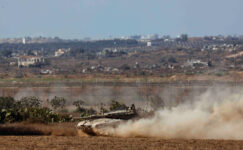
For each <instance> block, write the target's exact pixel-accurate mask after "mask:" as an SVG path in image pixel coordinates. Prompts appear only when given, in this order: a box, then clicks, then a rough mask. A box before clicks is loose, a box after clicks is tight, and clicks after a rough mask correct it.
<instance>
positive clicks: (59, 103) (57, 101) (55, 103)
mask: <svg viewBox="0 0 243 150" xmlns="http://www.w3.org/2000/svg"><path fill="white" fill-rule="evenodd" d="M50 103H51V106H52V108H54V109H55V110H57V109H60V108H61V109H63V108H64V106H65V104H66V99H64V98H63V97H57V96H55V97H54V98H53V99H52V100H51V101H50Z"/></svg>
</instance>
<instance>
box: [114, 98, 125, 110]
mask: <svg viewBox="0 0 243 150" xmlns="http://www.w3.org/2000/svg"><path fill="white" fill-rule="evenodd" d="M127 108H128V107H127V106H126V105H125V104H122V103H120V102H118V101H115V100H112V101H111V105H110V110H111V111H115V110H123V109H127Z"/></svg>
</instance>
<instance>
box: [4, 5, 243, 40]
mask: <svg viewBox="0 0 243 150" xmlns="http://www.w3.org/2000/svg"><path fill="white" fill-rule="evenodd" d="M242 18H243V0H0V38H13V37H26V36H30V37H37V36H44V37H60V38H64V39H82V38H86V37H90V38H93V39H99V38H109V37H121V36H129V35H149V34H159V35H171V36H177V35H179V34H183V33H186V34H188V35H189V36H205V35H219V34H221V35H243V28H242V27H243V19H242Z"/></svg>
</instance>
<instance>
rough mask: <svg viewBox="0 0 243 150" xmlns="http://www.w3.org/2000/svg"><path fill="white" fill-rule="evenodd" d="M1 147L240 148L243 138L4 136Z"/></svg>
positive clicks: (71, 149)
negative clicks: (169, 138) (232, 139)
mask: <svg viewBox="0 0 243 150" xmlns="http://www.w3.org/2000/svg"><path fill="white" fill-rule="evenodd" d="M0 149H1V150H20V149H31V150H33V149H36V150H46V149H53V150H67V149H68V150H78V149H87V150H106V149H107V150H199V149H200V150H201V149H203V150H223V149H226V150H227V149H229V150H238V149H243V141H223V140H164V139H158V138H118V137H85V136H2V137H0Z"/></svg>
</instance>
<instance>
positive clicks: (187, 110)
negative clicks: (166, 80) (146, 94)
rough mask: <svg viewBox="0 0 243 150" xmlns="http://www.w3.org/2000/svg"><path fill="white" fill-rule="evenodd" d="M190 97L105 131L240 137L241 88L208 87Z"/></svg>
mask: <svg viewBox="0 0 243 150" xmlns="http://www.w3.org/2000/svg"><path fill="white" fill-rule="evenodd" d="M191 99H193V100H189V102H190V103H188V102H184V103H183V104H179V105H178V106H175V107H172V108H166V107H165V108H164V109H161V110H158V111H156V112H155V115H154V116H153V117H150V118H142V119H139V120H130V121H128V122H126V123H124V124H121V125H119V126H118V127H116V128H112V129H108V130H107V131H106V132H108V134H111V135H115V136H122V137H137V136H142V137H161V138H183V139H184V138H185V139H192V138H193V139H241V140H242V139H243V132H241V131H242V130H243V93H242V88H239V89H233V88H209V89H208V90H206V92H204V93H202V94H200V95H194V96H192V97H191Z"/></svg>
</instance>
